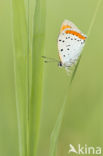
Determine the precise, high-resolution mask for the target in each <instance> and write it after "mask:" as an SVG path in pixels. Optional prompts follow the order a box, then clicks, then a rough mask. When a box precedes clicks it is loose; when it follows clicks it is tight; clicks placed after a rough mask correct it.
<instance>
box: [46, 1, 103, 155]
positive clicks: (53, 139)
mask: <svg viewBox="0 0 103 156" xmlns="http://www.w3.org/2000/svg"><path fill="white" fill-rule="evenodd" d="M101 1H102V0H99V1H98V2H97V5H96V10H95V13H94V15H93V18H92V21H91V23H90V26H89V29H88V35H90V32H91V30H92V27H93V25H94V22H95V19H96V15H97V12H98V10H99V6H100V4H101ZM80 60H81V56H80V57H79V60H78V62H77V64H76V66H75V69H74V71H73V74H72V77H71V81H70V82H68V85H67V92H66V94H65V98H64V102H63V105H62V107H61V110H60V112H59V115H58V117H57V121H56V123H55V126H54V128H53V131H52V133H51V139H50V152H49V156H56V145H57V142H58V137H59V133H60V129H61V125H62V121H63V117H64V112H65V106H66V103H67V99H68V95H69V93H68V91H69V90H70V86H71V84H72V81H73V79H74V76H75V74H76V71H77V68H78V65H79V63H80Z"/></svg>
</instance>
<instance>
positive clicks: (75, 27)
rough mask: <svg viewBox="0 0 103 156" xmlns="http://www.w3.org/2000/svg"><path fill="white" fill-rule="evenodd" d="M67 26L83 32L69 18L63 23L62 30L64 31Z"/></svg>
mask: <svg viewBox="0 0 103 156" xmlns="http://www.w3.org/2000/svg"><path fill="white" fill-rule="evenodd" d="M66 28H69V29H72V30H75V31H77V32H79V33H81V31H80V30H79V29H78V27H77V26H76V25H75V24H74V23H72V22H71V21H69V20H64V22H63V23H62V26H61V29H60V32H62V31H63V30H64V29H66Z"/></svg>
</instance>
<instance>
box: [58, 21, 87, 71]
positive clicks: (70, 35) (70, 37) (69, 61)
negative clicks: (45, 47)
mask: <svg viewBox="0 0 103 156" xmlns="http://www.w3.org/2000/svg"><path fill="white" fill-rule="evenodd" d="M86 38H87V36H86V35H84V34H83V33H82V32H81V31H80V30H79V29H78V28H77V26H76V25H75V24H73V23H72V22H71V21H69V20H64V22H63V23H62V26H61V29H60V34H59V37H58V52H59V58H60V62H59V66H64V67H66V68H69V67H71V66H72V65H73V64H75V63H76V61H77V59H78V57H79V56H80V54H81V52H82V49H83V47H84V45H85V40H86Z"/></svg>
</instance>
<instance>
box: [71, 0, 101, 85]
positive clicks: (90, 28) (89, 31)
mask: <svg viewBox="0 0 103 156" xmlns="http://www.w3.org/2000/svg"><path fill="white" fill-rule="evenodd" d="M101 2H102V0H99V1H98V2H97V5H96V9H95V12H94V15H93V18H92V20H91V23H90V26H89V29H88V32H87V37H89V35H90V33H91V31H92V28H93V25H94V23H95V19H96V16H97V13H98V10H99V7H100V4H101ZM81 56H82V55H81ZM81 56H80V57H79V59H78V62H77V64H76V66H75V69H74V71H73V74H72V78H71V83H72V81H73V79H74V77H75V74H76V71H77V68H78V66H79V63H80V60H81Z"/></svg>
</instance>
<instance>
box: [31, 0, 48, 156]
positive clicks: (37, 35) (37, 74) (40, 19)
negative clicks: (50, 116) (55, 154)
mask: <svg viewBox="0 0 103 156" xmlns="http://www.w3.org/2000/svg"><path fill="white" fill-rule="evenodd" d="M45 18H46V0H36V6H35V12H34V18H33V20H34V22H33V23H34V24H33V43H32V88H31V102H30V116H29V119H30V129H29V134H30V150H29V152H30V153H29V155H30V156H37V146H38V139H39V129H40V114H41V106H42V87H43V85H42V81H43V60H42V58H41V56H42V55H43V54H44V40H45Z"/></svg>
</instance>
